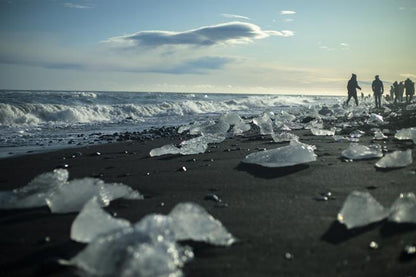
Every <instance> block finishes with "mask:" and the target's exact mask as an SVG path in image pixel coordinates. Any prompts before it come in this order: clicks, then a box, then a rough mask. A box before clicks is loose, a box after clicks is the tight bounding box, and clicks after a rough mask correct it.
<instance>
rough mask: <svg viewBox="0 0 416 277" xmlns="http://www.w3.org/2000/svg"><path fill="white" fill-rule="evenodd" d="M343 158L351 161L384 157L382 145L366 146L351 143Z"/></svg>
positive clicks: (343, 152) (343, 153)
mask: <svg viewBox="0 0 416 277" xmlns="http://www.w3.org/2000/svg"><path fill="white" fill-rule="evenodd" d="M342 156H343V157H345V158H347V159H351V160H364V159H374V158H381V157H383V151H382V149H381V147H380V145H376V144H374V145H370V146H365V145H362V144H358V143H351V144H350V145H349V146H348V148H347V149H345V150H344V151H342Z"/></svg>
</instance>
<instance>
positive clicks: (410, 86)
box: [404, 78, 415, 103]
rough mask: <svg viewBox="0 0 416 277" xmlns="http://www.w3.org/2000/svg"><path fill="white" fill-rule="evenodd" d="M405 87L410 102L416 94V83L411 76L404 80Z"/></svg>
mask: <svg viewBox="0 0 416 277" xmlns="http://www.w3.org/2000/svg"><path fill="white" fill-rule="evenodd" d="M404 87H405V89H406V103H410V102H411V101H412V98H413V94H415V83H413V82H412V80H410V79H409V78H407V79H406V81H404Z"/></svg>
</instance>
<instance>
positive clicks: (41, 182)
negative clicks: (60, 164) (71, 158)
mask: <svg viewBox="0 0 416 277" xmlns="http://www.w3.org/2000/svg"><path fill="white" fill-rule="evenodd" d="M68 175H69V173H68V170H66V169H55V170H54V171H52V172H47V173H43V174H40V175H38V176H37V177H35V178H34V179H33V180H32V181H30V182H29V184H27V185H26V186H24V187H21V188H18V189H14V190H12V191H2V192H0V209H25V208H35V207H42V206H46V201H45V199H46V197H48V196H49V195H50V194H51V193H52V192H53V191H54V190H55V189H57V188H59V187H60V186H62V185H63V184H65V182H66V181H67V180H68Z"/></svg>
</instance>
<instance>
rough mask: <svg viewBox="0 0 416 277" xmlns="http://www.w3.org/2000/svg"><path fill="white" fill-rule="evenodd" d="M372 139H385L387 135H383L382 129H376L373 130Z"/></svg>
mask: <svg viewBox="0 0 416 277" xmlns="http://www.w3.org/2000/svg"><path fill="white" fill-rule="evenodd" d="M373 139H374V140H385V139H387V136H385V135H384V134H383V132H382V131H380V130H376V131H375V132H374V138H373Z"/></svg>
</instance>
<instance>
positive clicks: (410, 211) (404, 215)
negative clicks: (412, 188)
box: [388, 192, 416, 223]
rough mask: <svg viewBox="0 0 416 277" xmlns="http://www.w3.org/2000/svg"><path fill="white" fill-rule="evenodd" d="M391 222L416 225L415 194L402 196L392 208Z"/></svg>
mask: <svg viewBox="0 0 416 277" xmlns="http://www.w3.org/2000/svg"><path fill="white" fill-rule="evenodd" d="M388 220H389V221H392V222H396V223H416V197H415V195H414V194H413V193H411V192H410V193H406V194H403V193H402V194H400V196H399V198H397V199H396V201H394V203H393V205H392V206H391V208H390V215H389V218H388Z"/></svg>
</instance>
